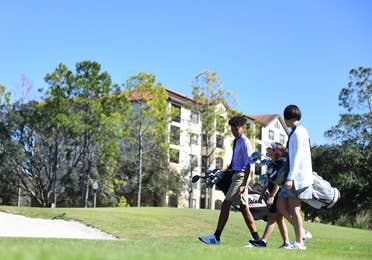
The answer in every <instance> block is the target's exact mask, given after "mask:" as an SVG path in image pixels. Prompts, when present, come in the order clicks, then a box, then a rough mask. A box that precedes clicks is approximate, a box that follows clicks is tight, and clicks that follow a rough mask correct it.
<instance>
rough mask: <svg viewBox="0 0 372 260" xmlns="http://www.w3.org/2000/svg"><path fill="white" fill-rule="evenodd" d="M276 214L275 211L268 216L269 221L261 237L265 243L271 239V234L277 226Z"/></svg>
mask: <svg viewBox="0 0 372 260" xmlns="http://www.w3.org/2000/svg"><path fill="white" fill-rule="evenodd" d="M275 215H276V214H274V213H269V215H268V217H267V223H266V227H265V231H264V233H263V235H262V237H261V240H262V241H264V242H265V243H266V242H267V241H268V240H269V238H270V236H271V234H272V233H273V230H274V228H275Z"/></svg>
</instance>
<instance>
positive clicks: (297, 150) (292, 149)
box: [284, 131, 302, 190]
mask: <svg viewBox="0 0 372 260" xmlns="http://www.w3.org/2000/svg"><path fill="white" fill-rule="evenodd" d="M301 141H302V140H301V133H300V131H295V132H294V133H293V134H292V136H291V137H290V141H289V145H288V146H289V148H288V150H289V154H288V158H289V172H288V176H287V181H286V182H285V183H284V186H285V188H286V189H288V190H290V189H291V188H292V186H293V180H294V179H295V176H296V174H297V173H298V171H299V163H300V160H301V154H302V150H301Z"/></svg>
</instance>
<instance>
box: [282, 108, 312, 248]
mask: <svg viewBox="0 0 372 260" xmlns="http://www.w3.org/2000/svg"><path fill="white" fill-rule="evenodd" d="M284 120H285V123H286V125H287V126H288V127H290V128H291V129H292V131H291V134H290V135H289V139H288V144H287V149H288V158H287V160H289V172H288V176H287V180H286V182H285V183H284V188H283V189H282V190H281V192H280V194H279V200H278V208H279V210H280V212H281V213H282V214H283V215H284V216H285V217H286V218H289V219H291V221H290V222H291V223H292V225H293V228H294V231H295V234H296V241H295V242H294V243H293V244H292V248H291V249H301V250H306V246H305V241H306V240H307V239H309V238H311V234H310V233H309V232H307V231H304V228H303V221H302V216H301V201H302V199H311V198H312V188H311V186H312V183H313V174H312V172H313V170H312V164H311V151H310V137H309V134H308V132H307V130H306V128H305V127H303V126H302V125H300V122H299V121H300V120H301V111H300V109H299V108H298V107H297V106H296V105H289V106H287V107H286V108H285V109H284Z"/></svg>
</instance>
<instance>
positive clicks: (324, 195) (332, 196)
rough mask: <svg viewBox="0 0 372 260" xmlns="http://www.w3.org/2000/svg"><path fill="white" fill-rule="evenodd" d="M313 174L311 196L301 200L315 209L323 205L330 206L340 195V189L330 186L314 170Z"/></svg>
mask: <svg viewBox="0 0 372 260" xmlns="http://www.w3.org/2000/svg"><path fill="white" fill-rule="evenodd" d="M313 176H314V182H313V185H312V193H313V198H312V199H310V200H303V201H304V202H305V203H307V204H309V205H310V206H311V207H313V208H316V209H320V208H323V207H326V208H332V207H333V206H334V205H335V204H336V202H337V201H338V200H339V199H340V197H341V196H340V191H339V190H338V189H337V188H334V187H332V186H331V184H330V183H329V182H328V181H326V180H324V179H323V178H322V177H320V176H319V175H318V174H317V173H316V172H313Z"/></svg>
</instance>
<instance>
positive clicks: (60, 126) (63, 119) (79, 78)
mask: <svg viewBox="0 0 372 260" xmlns="http://www.w3.org/2000/svg"><path fill="white" fill-rule="evenodd" d="M100 70H101V66H100V65H99V64H98V63H96V62H91V61H83V62H80V63H77V64H76V72H75V73H73V72H72V71H70V70H69V69H68V68H67V67H66V66H65V65H64V64H60V65H59V66H58V68H57V69H56V70H55V71H54V72H53V73H52V74H47V75H46V76H45V80H46V82H47V83H48V84H49V89H48V90H47V91H46V92H45V94H46V98H45V102H44V103H42V108H43V111H50V112H49V116H48V117H47V118H49V119H50V120H49V125H50V128H51V130H52V131H50V133H51V134H52V135H53V136H52V140H54V143H53V144H52V145H51V147H53V150H54V154H55V156H54V160H53V161H54V163H53V165H54V166H53V167H52V169H53V171H54V175H53V177H55V176H57V172H58V170H62V171H63V172H64V173H63V174H62V175H61V176H62V178H61V180H64V181H67V182H69V180H71V178H74V177H73V175H76V174H78V176H79V182H80V192H81V206H82V207H87V202H88V194H89V185H90V184H91V182H92V181H91V180H92V178H93V177H95V178H99V173H98V167H99V163H100V162H102V158H103V157H105V156H106V157H105V161H106V162H107V163H109V162H112V158H113V157H114V156H115V151H116V150H117V149H118V146H117V142H116V138H117V137H118V136H120V133H121V129H118V126H119V125H120V122H121V121H122V120H123V116H124V115H121V114H120V113H118V112H117V111H115V109H113V108H114V107H118V105H117V104H118V103H117V102H120V101H122V100H124V99H122V98H119V93H120V88H119V87H118V86H117V85H113V84H112V83H111V78H110V76H109V74H108V73H107V72H101V71H100ZM45 113H46V112H45ZM59 153H61V154H60V156H59V155H58V154H59ZM107 156H108V157H107ZM58 158H60V159H58ZM110 158H111V160H110ZM59 160H62V161H61V162H59ZM58 162H59V165H60V169H57V166H56V165H58ZM116 167H118V166H116ZM77 171H78V172H77ZM56 182H57V178H56V177H55V186H56V184H57V183H56ZM72 184H73V183H72Z"/></svg>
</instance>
